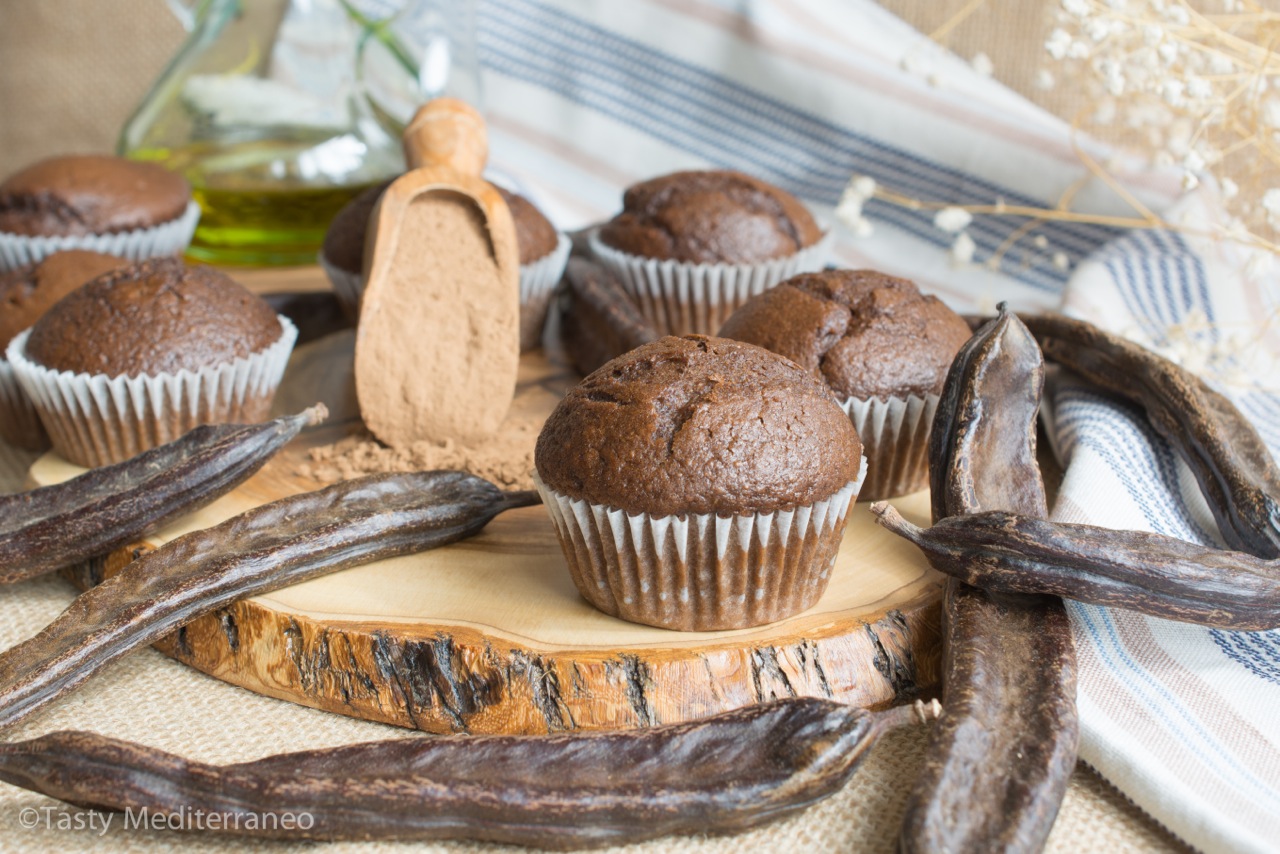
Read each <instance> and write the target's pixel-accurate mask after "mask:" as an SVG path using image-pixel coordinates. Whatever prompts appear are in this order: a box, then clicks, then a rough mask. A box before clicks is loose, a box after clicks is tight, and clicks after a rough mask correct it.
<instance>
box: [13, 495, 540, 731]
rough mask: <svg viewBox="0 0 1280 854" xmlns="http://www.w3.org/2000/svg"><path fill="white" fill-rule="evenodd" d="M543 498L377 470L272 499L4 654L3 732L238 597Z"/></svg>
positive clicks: (89, 594) (418, 545)
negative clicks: (107, 668)
mask: <svg viewBox="0 0 1280 854" xmlns="http://www.w3.org/2000/svg"><path fill="white" fill-rule="evenodd" d="M538 500H539V499H538V496H537V493H535V492H512V493H504V492H502V491H501V490H499V489H498V488H497V487H496V486H494V485H493V484H491V483H489V482H488V481H487V480H483V479H481V478H478V477H474V476H472V475H469V474H465V473H463V472H457V471H433V472H418V473H415V474H391V475H373V476H370V477H365V478H359V479H357V480H350V481H346V482H344V483H339V484H336V485H334V486H330V487H328V488H326V489H321V490H318V491H316V492H308V493H304V494H301V495H293V496H290V497H288V498H282V499H280V500H278V501H273V502H272V503H270V504H264V505H262V506H261V507H257V508H254V509H253V510H249V511H247V512H245V513H242V514H240V515H239V516H235V517H232V518H231V519H228V520H227V521H226V522H223V523H222V524H220V525H216V526H214V527H212V528H206V529H204V530H201V531H195V532H192V533H190V534H186V535H185V536H182V537H179V538H177V539H175V540H172V541H170V542H168V543H165V544H164V545H162V546H160V547H159V548H158V549H155V550H154V551H152V552H149V553H148V554H145V555H143V556H142V557H140V558H138V559H137V560H135V561H133V562H132V563H130V564H129V565H128V566H126V567H125V568H124V569H123V570H121V571H120V572H119V573H118V574H117V575H114V576H112V577H111V578H108V579H107V580H106V581H104V582H103V583H102V584H100V585H98V586H97V587H94V588H92V589H90V590H87V591H85V592H84V593H81V594H80V595H79V596H77V597H76V599H75V600H74V601H73V602H72V603H71V605H69V606H68V607H67V609H66V610H65V611H63V612H62V613H61V614H60V615H59V616H58V617H57V618H56V619H55V620H54V621H53V622H52V623H50V624H49V625H48V626H47V627H46V628H45V629H44V630H42V631H41V632H40V633H39V634H38V635H36V636H35V637H34V638H32V639H31V640H28V641H25V642H23V643H20V644H18V645H17V646H14V647H11V648H10V649H8V650H5V651H4V652H3V653H0V729H3V728H5V727H8V726H12V725H13V724H15V723H17V722H18V721H20V720H22V719H23V718H25V717H26V716H27V715H29V714H31V713H32V712H34V711H36V710H37V709H39V708H41V707H42V706H44V705H46V704H47V703H49V702H51V701H53V700H55V699H57V698H58V697H60V696H61V695H63V694H65V693H66V692H68V691H70V690H72V689H73V688H75V687H77V686H79V685H80V684H81V683H83V682H84V681H85V680H86V679H88V678H89V677H90V676H92V675H93V674H94V673H97V672H98V671H99V670H101V669H102V668H103V667H105V666H107V665H108V664H110V663H111V662H113V661H115V660H116V659H118V658H120V657H121V656H123V655H125V654H127V653H129V652H132V651H133V650H135V649H137V648H138V647H140V646H145V645H147V644H150V643H152V642H154V641H155V640H157V639H159V638H160V637H161V636H163V635H165V634H167V633H168V632H170V631H172V630H174V629H176V628H178V627H179V626H181V625H183V624H184V623H187V622H190V621H191V620H193V619H195V618H196V617H198V616H201V615H203V614H207V613H210V612H211V611H215V610H217V609H218V608H221V607H224V606H226V605H229V604H231V603H232V602H234V601H236V600H237V599H242V598H244V597H246V596H252V595H255V594H257V593H264V592H267V591H271V590H276V589H279V588H281V587H285V586H287V585H290V584H295V583H297V582H299V581H304V580H306V579H308V578H315V577H317V576H320V575H325V574H327V573H331V572H336V571H338V570H340V569H345V568H347V567H349V566H356V565H358V564H362V563H369V562H371V561H375V560H381V559H384V558H390V557H395V556H397V555H403V554H409V553H412V552H418V551H425V550H426V549H431V548H435V547H436V546H441V545H444V544H446V543H451V542H455V541H457V540H461V539H463V538H465V537H469V536H471V535H473V534H476V533H478V532H479V531H480V530H481V529H482V528H484V526H485V525H486V524H488V523H489V520H490V519H492V518H493V517H494V516H496V515H498V514H499V513H501V512H502V511H503V510H507V509H509V508H512V507H522V506H527V505H531V504H537V503H538Z"/></svg>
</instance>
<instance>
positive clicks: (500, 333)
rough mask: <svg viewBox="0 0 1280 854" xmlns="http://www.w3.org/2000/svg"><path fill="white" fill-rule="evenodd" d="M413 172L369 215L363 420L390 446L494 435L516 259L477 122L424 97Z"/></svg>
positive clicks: (451, 105) (410, 151)
mask: <svg viewBox="0 0 1280 854" xmlns="http://www.w3.org/2000/svg"><path fill="white" fill-rule="evenodd" d="M404 150H405V157H406V159H407V161H408V162H409V165H410V167H412V171H410V172H408V173H406V174H405V175H404V176H402V177H401V178H398V179H397V180H396V181H395V182H394V183H392V184H391V186H389V187H388V188H387V190H386V192H385V193H384V194H383V195H382V199H381V201H380V202H379V203H378V206H377V207H376V208H375V209H374V211H373V214H372V216H371V218H370V221H369V222H370V228H369V232H368V240H369V241H370V243H368V244H367V245H366V247H365V253H364V257H365V271H364V272H365V289H364V296H363V297H362V301H361V307H360V324H359V327H358V328H357V331H356V352H355V380H356V396H357V398H358V399H359V402H360V412H361V414H362V416H363V417H364V422H365V424H366V425H367V426H368V428H369V429H370V430H371V431H372V432H373V434H374V435H375V436H377V437H378V438H379V439H381V440H382V441H383V442H386V443H387V444H388V445H391V446H393V447H404V446H406V445H408V444H409V443H411V442H414V441H419V440H429V441H433V442H442V441H446V440H453V441H457V442H470V441H475V440H477V439H483V438H484V437H486V436H489V435H491V434H493V433H494V432H496V431H497V429H498V425H499V424H500V423H501V422H502V419H503V416H505V415H506V413H507V409H508V408H509V407H510V405H511V400H512V398H513V397H514V395H515V387H516V372H517V369H518V367H519V362H520V295H519V276H520V266H519V265H520V260H519V253H518V251H517V246H516V236H515V226H514V225H513V223H512V221H511V212H510V211H509V210H508V209H507V205H506V202H504V201H503V199H502V196H501V195H499V194H498V191H497V190H495V189H494V188H493V187H492V186H490V185H489V184H488V183H487V182H485V181H483V180H481V179H480V172H481V170H482V169H483V168H484V164H485V160H486V159H487V158H488V138H487V134H486V132H485V126H484V119H482V118H481V117H480V114H479V113H477V112H476V111H475V110H474V109H472V108H471V107H470V106H468V105H467V104H465V103H463V102H461V101H457V100H454V99H452V98H438V99H436V100H434V101H431V102H430V103H428V104H427V105H426V106H424V107H423V108H422V109H420V110H418V113H417V115H415V116H414V117H413V120H412V121H411V122H410V123H409V126H408V128H407V129H406V130H405V132H404Z"/></svg>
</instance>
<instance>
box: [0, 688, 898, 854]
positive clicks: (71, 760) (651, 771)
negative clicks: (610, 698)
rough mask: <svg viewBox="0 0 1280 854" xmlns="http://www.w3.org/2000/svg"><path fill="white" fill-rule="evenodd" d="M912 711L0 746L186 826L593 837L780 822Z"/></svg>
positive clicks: (11, 766) (107, 804)
mask: <svg viewBox="0 0 1280 854" xmlns="http://www.w3.org/2000/svg"><path fill="white" fill-rule="evenodd" d="M915 715H916V712H915V710H913V709H912V708H910V707H899V708H897V709H892V710H890V711H887V712H868V711H865V710H861V709H855V708H852V707H850V706H845V705H841V704H839V703H833V702H831V701H828V700H819V699H812V698H802V699H787V700H781V701H776V702H773V703H769V704H765V705H761V706H753V707H750V708H747V709H739V710H736V711H732V712H727V713H725V714H721V715H717V716H716V717H713V718H708V719H706V720H703V721H698V722H695V723H686V724H676V725H668V726H660V727H653V728H650V729H641V730H630V731H621V732H600V733H580V734H574V735H567V736H445V737H438V738H413V739H397V740H392V741H379V742H372V743H369V744H357V745H352V746H350V747H340V748H331V749H327V750H318V751H310V752H305V753H291V754H283V755H280V756H272V757H268V758H266V759H261V760H258V761H256V762H247V763H244V764H240V765H226V766H214V765H206V764H202V763H197V762H191V761H188V760H185V759H182V758H180V757H178V756H174V755H172V754H169V753H164V752H161V751H158V750H155V749H153V748H148V747H143V746H141V745H137V744H131V743H129V742H122V741H117V740H114V739H109V738H105V737H102V736H98V735H93V734H90V733H80V732H62V733H54V734H51V735H46V736H43V737H41V738H37V739H35V740H33V741H27V742H20V743H15V744H6V745H0V780H4V781H5V782H8V783H12V784H13V785H16V786H21V787H23V788H26V789H30V790H32V791H36V792H41V793H43V794H46V795H49V796H51V797H55V798H59V799H61V800H64V801H67V802H69V803H74V804H78V805H80V806H87V807H93V808H96V809H103V810H124V809H132V810H133V811H134V812H135V814H136V813H138V812H139V811H140V810H143V809H146V810H147V811H148V814H149V815H152V816H175V817H177V818H178V820H179V824H180V826H182V827H184V828H186V829H193V830H194V829H200V828H199V827H198V826H195V825H193V824H192V823H190V822H189V821H188V823H185V824H183V823H182V822H181V819H182V817H184V816H186V817H192V816H195V815H197V814H203V815H206V816H207V815H217V816H218V817H219V821H218V823H219V828H218V829H220V830H222V831H223V832H226V833H232V834H239V835H248V836H261V837H276V838H282V837H287V838H291V839H318V840H336V839H360V840H371V839H381V840H393V839H395V840H430V839H475V840H486V841H491V842H508V843H517V844H523V845H537V846H542V847H546V848H556V849H573V848H592V847H599V846H602V845H609V844H621V843H626V842H635V841H639V840H643V839H651V838H654V837H658V836H665V835H668V834H680V833H731V832H736V831H740V830H745V829H747V828H750V827H754V826H756V825H759V824H763V823H765V822H768V821H772V820H774V819H777V818H781V817H783V816H785V815H788V814H790V813H792V812H795V811H796V810H799V809H801V808H802V807H804V806H807V805H808V804H811V803H813V802H814V801H816V800H819V799H820V798H823V797H826V796H827V795H829V794H831V793H832V792H834V791H835V790H836V789H838V788H839V787H840V786H841V785H843V784H844V783H845V782H846V781H847V780H848V779H849V777H850V776H851V775H852V774H853V772H854V770H855V769H856V768H857V766H858V765H859V763H860V762H861V761H862V759H863V758H864V756H865V755H866V753H867V751H868V749H869V747H870V745H871V744H872V743H873V742H874V741H875V738H876V737H877V736H878V735H879V734H880V733H881V732H883V731H884V730H886V729H888V728H891V727H894V726H899V725H902V724H904V723H908V722H910V721H912V720H914V719H915ZM251 817H252V820H251ZM285 817H292V818H293V819H295V820H293V821H283V819H284V818H285ZM302 817H305V819H302ZM298 819H302V820H298ZM303 824H306V825H307V826H305V827H303V826H302V825H303Z"/></svg>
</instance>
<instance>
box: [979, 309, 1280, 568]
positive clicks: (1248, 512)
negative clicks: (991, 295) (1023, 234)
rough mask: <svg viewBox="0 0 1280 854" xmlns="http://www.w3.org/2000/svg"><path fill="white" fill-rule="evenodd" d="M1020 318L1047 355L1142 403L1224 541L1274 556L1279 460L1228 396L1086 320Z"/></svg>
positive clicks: (1279, 551)
mask: <svg viewBox="0 0 1280 854" xmlns="http://www.w3.org/2000/svg"><path fill="white" fill-rule="evenodd" d="M1026 324H1027V326H1028V328H1030V330H1031V332H1032V334H1034V335H1035V336H1036V338H1037V339H1038V340H1039V341H1040V346H1041V347H1042V348H1044V353H1045V356H1046V357H1047V358H1049V359H1050V360H1052V361H1054V362H1057V363H1058V364H1060V365H1062V366H1063V367H1065V368H1068V369H1070V370H1071V371H1073V372H1075V373H1077V374H1080V375H1081V376H1082V377H1084V378H1085V379H1087V380H1089V381H1090V382H1092V383H1094V384H1096V385H1099V386H1102V387H1103V388H1105V389H1107V390H1108V391H1112V392H1115V393H1116V394H1119V395H1121V396H1122V397H1124V398H1126V399H1128V400H1130V401H1132V402H1133V403H1136V404H1137V405H1139V406H1141V407H1142V408H1143V409H1144V410H1146V413H1147V418H1148V419H1149V420H1150V421H1151V424H1152V426H1153V427H1155V429H1156V431H1157V432H1159V433H1160V435H1162V436H1164V437H1165V439H1167V440H1168V441H1169V443H1170V444H1171V445H1172V446H1173V447H1174V449H1175V450H1176V451H1177V452H1178V454H1179V456H1181V457H1182V458H1183V460H1185V461H1186V463H1187V465H1188V466H1190V468H1191V471H1192V472H1193V473H1194V474H1195V477H1196V480H1197V481H1198V482H1199V484H1200V490H1201V491H1202V492H1203V493H1204V496H1205V498H1206V499H1207V502H1208V504H1209V508H1210V510H1212V511H1213V515H1214V517H1215V518H1216V519H1217V521H1218V528H1219V530H1221V531H1222V536H1223V539H1225V540H1226V541H1227V544H1228V545H1229V546H1230V547H1231V548H1233V549H1236V550H1237V551H1242V552H1248V553H1249V554H1253V555H1257V556H1258V557H1261V558H1268V559H1270V558H1276V557H1280V467H1277V465H1276V462H1275V460H1273V459H1272V458H1271V453H1270V452H1269V451H1268V450H1267V446H1266V444H1265V443H1264V442H1263V441H1262V438H1261V437H1260V436H1259V435H1258V433H1257V431H1256V430H1254V428H1253V425H1251V424H1250V423H1249V421H1248V420H1247V419H1246V418H1245V417H1244V416H1243V415H1241V414H1240V411H1239V410H1238V409H1236V407H1235V406H1234V405H1233V404H1232V403H1231V401H1229V400H1227V399H1226V398H1225V397H1223V396H1222V395H1221V394H1219V393H1218V392H1216V391H1214V390H1213V389H1212V388H1210V387H1209V385H1208V383H1206V382H1205V381H1204V380H1202V379H1200V378H1199V377H1198V376H1196V375H1195V374H1193V373H1191V372H1190V371H1188V370H1187V369H1185V368H1182V367H1180V366H1178V365H1176V364H1174V363H1173V362H1171V361H1169V360H1168V359H1165V358H1163V357H1162V356H1159V355H1157V354H1155V353H1153V352H1151V351H1150V350H1147V349H1145V348H1143V347H1140V346H1138V345H1137V344H1135V343H1133V342H1132V341H1126V340H1125V339H1123V338H1121V337H1119V336H1117V335H1112V334H1111V333H1109V332H1105V331H1103V330H1101V329H1099V328H1098V327H1096V326H1094V325H1093V324H1091V323H1087V322H1085V321H1083V320H1073V319H1071V318H1068V317H1063V316H1061V315H1038V316H1031V317H1027V318H1026ZM1003 509H1009V508H1003Z"/></svg>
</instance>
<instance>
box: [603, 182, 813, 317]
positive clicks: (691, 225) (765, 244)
mask: <svg viewBox="0 0 1280 854" xmlns="http://www.w3.org/2000/svg"><path fill="white" fill-rule="evenodd" d="M824 237H825V235H824V234H823V232H822V229H820V228H819V227H818V224H817V223H816V222H814V219H813V217H812V216H811V215H810V213H809V211H808V210H807V209H806V208H805V206H804V205H802V204H801V203H800V202H799V201H798V200H797V199H796V198H795V197H794V196H792V195H791V194H790V193H787V192H786V191H784V190H781V189H779V188H777V187H774V186H772V185H770V184H767V183H765V182H764V181H760V180H758V179H756V178H752V177H751V176H749V175H743V174H742V173H740V172H730V171H707V172H676V173H674V174H671V175H664V176H662V177H660V178H654V179H652V180H649V181H645V182H643V183H640V184H636V185H635V186H633V187H631V188H630V189H628V190H627V191H626V194H625V195H624V196H623V210H622V212H621V213H619V214H618V215H617V216H615V217H614V218H613V219H612V220H610V221H609V222H607V223H605V224H604V225H603V226H601V227H600V229H599V230H598V231H597V232H595V233H594V234H592V235H591V238H590V242H591V249H592V252H593V253H594V254H595V255H596V256H597V257H598V258H599V259H600V261H601V262H602V263H604V264H605V266H607V267H609V268H610V271H611V272H612V273H613V274H614V275H615V276H616V277H617V278H618V280H619V281H620V282H621V283H622V285H623V287H624V288H625V289H626V291H627V293H628V294H629V295H630V297H631V298H632V300H633V301H634V302H635V303H636V305H637V306H638V307H639V309H640V313H641V314H643V315H644V316H645V319H646V320H647V321H648V322H649V323H650V324H652V325H653V326H654V328H655V329H657V330H658V331H659V332H661V333H663V334H670V335H684V334H688V333H705V334H708V335H710V334H714V333H715V331H716V330H717V329H719V327H720V324H722V323H723V322H724V321H725V319H726V318H728V316H729V315H730V314H732V313H733V311H734V310H735V309H736V308H737V307H738V306H740V305H742V304H743V303H744V302H746V301H747V300H748V299H750V298H751V297H752V296H754V295H755V294H758V293H760V292H762V291H764V290H765V289H767V288H769V287H771V286H772V285H775V284H777V283H778V282H780V281H782V280H783V279H785V278H787V277H788V276H792V275H795V274H796V273H800V272H804V271H807V270H818V269H821V268H822V266H823V264H824V262H825V254H826V249H825V247H826V241H825V240H824Z"/></svg>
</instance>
